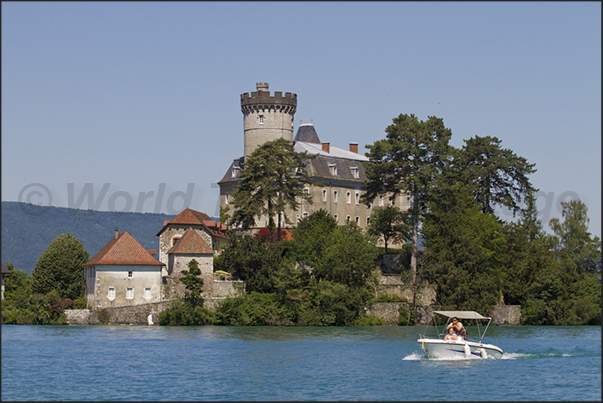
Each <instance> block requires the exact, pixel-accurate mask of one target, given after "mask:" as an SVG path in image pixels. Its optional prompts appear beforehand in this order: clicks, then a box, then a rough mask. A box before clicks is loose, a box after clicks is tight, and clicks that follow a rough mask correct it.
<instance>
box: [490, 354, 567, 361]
mask: <svg viewBox="0 0 603 403" xmlns="http://www.w3.org/2000/svg"><path fill="white" fill-rule="evenodd" d="M574 356H575V354H563V353H559V354H555V353H544V354H524V353H505V354H503V356H502V357H501V359H503V360H526V359H534V358H558V357H574Z"/></svg>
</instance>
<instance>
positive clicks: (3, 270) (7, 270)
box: [2, 263, 12, 274]
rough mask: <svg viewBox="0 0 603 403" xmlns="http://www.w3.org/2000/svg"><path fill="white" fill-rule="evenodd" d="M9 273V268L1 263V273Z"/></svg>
mask: <svg viewBox="0 0 603 403" xmlns="http://www.w3.org/2000/svg"><path fill="white" fill-rule="evenodd" d="M11 273H12V271H10V270H9V268H8V267H6V266H5V265H4V263H2V274H11Z"/></svg>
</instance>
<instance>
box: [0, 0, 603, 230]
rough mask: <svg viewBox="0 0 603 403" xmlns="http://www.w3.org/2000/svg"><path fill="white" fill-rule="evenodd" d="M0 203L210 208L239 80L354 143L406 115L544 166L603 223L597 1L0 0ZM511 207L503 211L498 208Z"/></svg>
mask: <svg viewBox="0 0 603 403" xmlns="http://www.w3.org/2000/svg"><path fill="white" fill-rule="evenodd" d="M1 7H2V48H1V51H2V133H1V145H2V147H1V150H2V189H1V190H2V193H1V195H2V201H23V202H30V203H33V204H39V205H53V206H57V207H72V208H83V209H87V208H93V209H97V210H109V211H138V212H155V213H167V214H177V213H179V212H180V211H181V210H182V209H183V208H185V207H190V208H192V209H194V210H199V211H202V212H205V213H207V214H209V215H210V216H214V217H217V216H218V215H219V209H218V205H219V204H218V197H219V188H218V186H217V182H218V181H220V179H222V177H223V176H224V174H225V173H226V170H227V169H228V167H229V166H230V164H231V162H232V160H233V159H235V158H238V157H241V156H242V155H243V114H242V113H241V106H240V94H242V93H246V92H252V91H255V90H256V83H258V82H268V83H269V85H270V91H271V92H274V91H282V92H283V93H285V92H292V93H295V94H297V100H298V101H297V112H296V113H295V128H294V130H295V132H297V129H298V128H299V125H300V123H301V122H303V123H309V122H313V124H314V127H315V129H316V131H317V133H318V135H319V137H320V139H321V141H329V142H330V143H331V145H333V146H337V147H340V148H344V149H347V147H348V144H349V143H350V142H357V143H358V144H359V151H360V152H361V153H364V152H366V151H367V149H366V147H365V146H366V145H370V144H373V143H374V142H375V141H377V140H380V139H383V138H385V128H386V127H387V126H388V125H390V124H391V123H392V119H393V118H395V117H397V116H398V115H400V114H411V113H412V114H415V115H416V116H417V117H418V118H419V119H421V120H426V119H427V118H428V117H429V116H437V117H439V118H442V119H443V120H444V124H445V126H446V127H447V128H450V129H451V130H452V134H453V135H452V140H451V144H452V145H453V146H455V147H458V148H460V147H462V146H463V145H464V144H465V143H464V141H465V140H467V139H469V138H472V137H474V136H482V137H483V136H493V137H497V138H498V139H500V140H501V141H502V143H501V146H502V147H503V148H508V149H511V150H512V151H513V152H514V153H515V154H517V155H519V156H521V157H524V158H526V159H527V160H528V162H530V163H534V164H536V169H537V172H536V173H535V174H533V175H531V177H530V179H531V181H532V184H533V185H534V186H535V187H536V188H538V189H539V192H538V194H537V196H538V199H537V205H538V210H539V217H540V218H541V219H542V220H543V223H544V224H545V229H548V226H547V225H546V224H547V223H548V221H549V220H550V219H551V218H560V217H561V205H560V203H561V202H562V201H570V200H573V199H580V200H582V201H583V202H584V203H585V204H586V206H587V207H588V216H589V218H590V227H589V230H590V231H591V232H592V233H593V234H594V235H597V236H599V237H601V4H600V3H599V2H483V3H481V2H459V3H455V2H416V3H415V2H282V3H281V2H276V3H275V2H174V3H172V2H41V3H36V2H2V6H1ZM498 214H499V215H500V216H501V217H502V218H505V219H512V217H511V215H510V213H508V212H506V211H502V210H500V209H499V210H498Z"/></svg>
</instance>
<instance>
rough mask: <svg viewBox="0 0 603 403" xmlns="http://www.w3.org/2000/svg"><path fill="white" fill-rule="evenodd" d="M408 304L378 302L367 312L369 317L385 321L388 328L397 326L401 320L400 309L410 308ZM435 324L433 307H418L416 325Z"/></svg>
mask: <svg viewBox="0 0 603 403" xmlns="http://www.w3.org/2000/svg"><path fill="white" fill-rule="evenodd" d="M410 305H411V304H410V303H408V302H378V303H375V304H374V305H373V307H372V308H371V309H369V310H368V311H367V314H368V315H375V316H377V317H378V318H381V319H383V324H384V325H386V326H397V325H398V322H399V320H400V308H402V307H404V308H405V309H409V308H410ZM430 323H433V307H431V306H417V309H416V312H415V325H428V324H430Z"/></svg>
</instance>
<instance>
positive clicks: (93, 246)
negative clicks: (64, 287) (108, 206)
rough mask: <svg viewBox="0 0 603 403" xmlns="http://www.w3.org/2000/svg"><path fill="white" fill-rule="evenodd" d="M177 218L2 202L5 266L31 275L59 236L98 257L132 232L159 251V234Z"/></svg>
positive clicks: (3, 260)
mask: <svg viewBox="0 0 603 403" xmlns="http://www.w3.org/2000/svg"><path fill="white" fill-rule="evenodd" d="M174 217H175V216H173V215H167V214H153V213H117V212H109V211H95V210H79V209H70V208H64V207H45V206H35V205H33V204H28V203H19V202H2V221H1V224H2V234H1V237H2V263H5V264H6V263H13V264H14V267H15V269H19V270H23V271H25V272H27V273H31V272H32V271H33V269H34V265H35V264H36V262H37V260H38V258H39V257H40V255H41V254H42V252H44V250H46V248H47V247H48V245H49V244H50V242H52V241H53V240H54V239H55V238H56V237H57V236H59V235H61V234H65V233H70V234H71V235H73V236H74V237H76V238H78V239H79V240H80V242H81V243H82V244H83V245H84V249H86V250H87V251H88V253H89V254H90V257H92V256H94V255H95V254H96V253H97V252H98V251H99V250H101V248H103V247H104V246H105V245H106V244H107V242H109V241H110V240H111V238H113V237H114V236H115V228H119V232H123V231H128V232H129V233H130V234H132V236H133V237H134V238H136V240H137V241H138V242H140V244H141V245H142V246H144V247H145V248H147V249H155V250H157V249H158V247H159V238H158V237H157V236H156V234H157V233H158V232H159V231H160V230H161V228H163V222H164V221H165V220H171V219H172V218H174Z"/></svg>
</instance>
